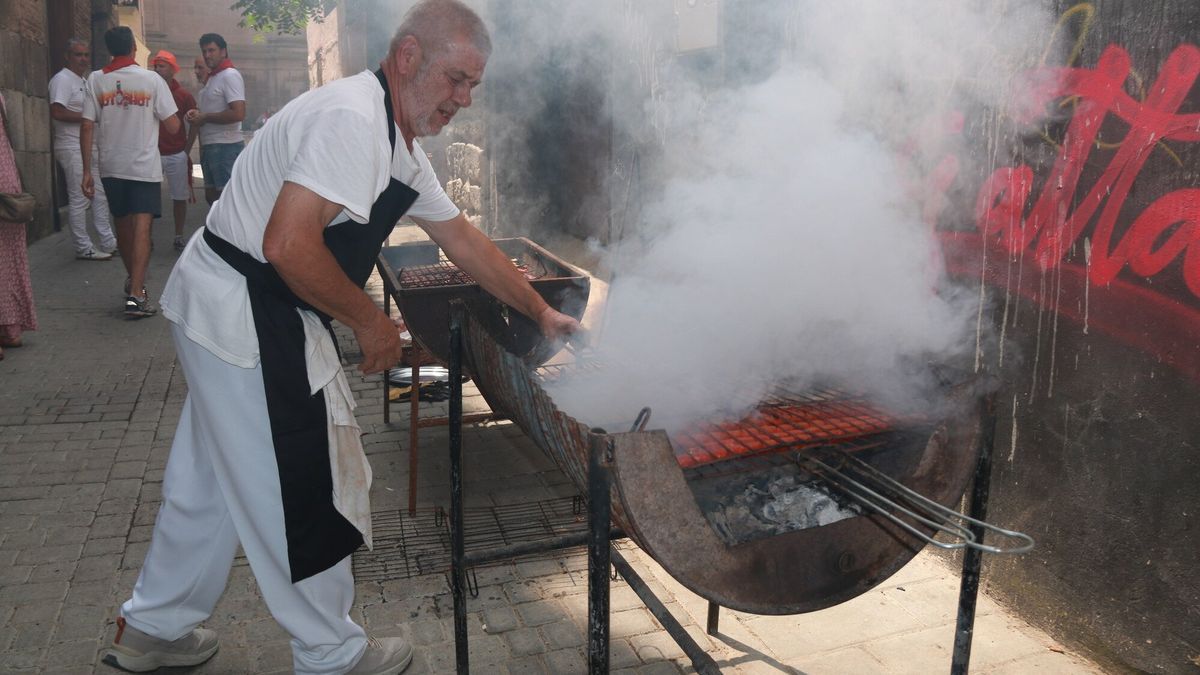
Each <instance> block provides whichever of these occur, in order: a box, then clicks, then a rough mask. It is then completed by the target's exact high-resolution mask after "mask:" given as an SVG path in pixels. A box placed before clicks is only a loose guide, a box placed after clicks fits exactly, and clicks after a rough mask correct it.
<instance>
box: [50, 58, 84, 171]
mask: <svg viewBox="0 0 1200 675" xmlns="http://www.w3.org/2000/svg"><path fill="white" fill-rule="evenodd" d="M86 86H87V83H86V82H85V81H84V79H83V78H82V77H80V76H78V75H76V74H75V72H74V71H72V70H71V69H69V68H63V69H62V70H60V71H58V72H57V73H55V74H54V77H52V78H50V103H51V105H53V104H55V103H57V104H59V105H61V106H62V107H64V108H66V109H67V110H70V111H71V112H83V92H84V89H85V88H86ZM51 121H52V122H54V149H55V150H67V149H70V150H73V151H75V152H79V122H63V121H60V120H55V119H52V120H51ZM94 143H95V141H94V139H93V144H94Z"/></svg>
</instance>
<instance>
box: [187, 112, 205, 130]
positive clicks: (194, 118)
mask: <svg viewBox="0 0 1200 675" xmlns="http://www.w3.org/2000/svg"><path fill="white" fill-rule="evenodd" d="M184 117H186V118H187V121H188V124H191V125H192V126H197V127H202V126H204V123H205V122H207V121H208V120H206V119H205V117H204V113H202V112H200V109H199V108H192V109H191V110H189V111H187V113H186V114H185V115H184Z"/></svg>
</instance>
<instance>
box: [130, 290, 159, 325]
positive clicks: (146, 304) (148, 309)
mask: <svg viewBox="0 0 1200 675" xmlns="http://www.w3.org/2000/svg"><path fill="white" fill-rule="evenodd" d="M157 313H158V309H157V308H155V306H154V305H153V304H151V303H150V296H149V295H146V296H143V297H142V299H141V300H139V299H137V298H135V297H133V296H132V295H131V296H129V297H127V298H125V318H126V319H144V318H146V317H148V316H154V315H155V314H157Z"/></svg>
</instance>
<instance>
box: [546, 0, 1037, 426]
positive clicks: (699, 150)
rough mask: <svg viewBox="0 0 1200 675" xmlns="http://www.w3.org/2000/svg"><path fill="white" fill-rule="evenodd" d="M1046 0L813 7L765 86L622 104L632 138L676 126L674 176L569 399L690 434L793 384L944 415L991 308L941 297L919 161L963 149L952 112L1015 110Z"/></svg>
mask: <svg viewBox="0 0 1200 675" xmlns="http://www.w3.org/2000/svg"><path fill="white" fill-rule="evenodd" d="M677 4H678V3H677ZM766 4H769V5H772V6H774V7H776V8H777V9H778V7H779V6H780V4H781V3H778V2H775V3H766ZM782 4H785V5H792V4H793V3H782ZM1042 4H1043V3H1036V2H1029V3H1020V4H1017V3H998V2H981V3H968V2H959V1H953V2H951V1H945V2H930V1H929V0H909V1H904V2H902V1H886V2H885V1H883V0H877V1H872V2H868V1H866V0H863V1H860V2H838V3H828V2H813V3H807V2H806V3H795V4H794V6H793V7H790V8H787V9H786V11H784V12H783V15H784V16H786V17H787V21H788V28H787V33H788V35H789V38H790V41H791V43H792V44H791V48H790V49H787V50H784V53H783V55H782V57H780V59H779V62H778V67H777V68H776V69H775V70H774V72H773V73H771V74H770V75H769V76H768V77H766V78H765V79H761V78H759V79H758V81H756V82H755V83H753V84H746V85H743V84H739V85H737V86H723V87H712V86H708V85H705V84H704V83H703V82H701V81H689V80H688V79H687V77H686V76H685V75H686V74H687V72H688V71H685V70H682V69H681V70H678V71H674V72H673V73H672V77H673V78H677V79H673V80H671V81H667V82H661V83H656V84H655V87H654V88H655V92H654V96H653V98H652V101H651V102H650V103H648V104H644V107H643V108H642V109H640V110H630V111H621V110H614V123H615V124H617V125H621V124H623V123H624V122H623V120H636V121H637V126H638V128H635V129H633V130H631V131H630V133H631V135H636V134H638V133H643V134H644V127H645V121H644V120H645V119H646V118H649V119H651V120H653V122H652V123H653V124H654V125H656V126H658V127H660V130H661V132H662V136H663V138H664V139H665V142H663V143H662V144H661V147H659V148H658V150H659V151H660V152H661V153H662V155H663V156H662V157H661V158H658V161H657V163H656V166H659V167H667V168H668V169H670V171H671V174H672V175H670V177H669V178H666V179H664V180H663V181H662V183H661V184H662V185H663V188H662V189H661V191H659V192H657V193H656V194H652V195H647V194H643V195H642V197H643V198H644V199H645V200H646V202H645V204H644V206H643V209H642V213H641V219H640V220H641V222H640V224H639V225H640V227H638V229H637V231H636V232H632V233H627V237H626V241H625V242H623V243H621V244H617V245H615V246H613V248H612V250H611V251H609V252H608V253H609V256H610V257H609V258H608V260H607V261H606V262H607V265H608V267H609V268H610V269H611V270H612V272H613V275H614V280H613V284H612V287H611V289H610V294H609V297H608V306H607V310H606V312H605V318H604V321H603V325H602V326H599V327H598V329H599V331H598V332H599V335H598V336H597V342H598V344H597V347H598V348H599V351H600V353H601V354H602V358H603V361H604V363H605V368H604V369H603V371H602V372H601V373H600V374H598V375H592V376H588V377H581V378H575V379H571V380H567V381H564V382H562V383H560V384H557V385H555V386H554V387H553V392H552V393H553V395H554V397H555V400H556V402H558V404H559V405H560V407H562V408H563V409H564V410H565V411H567V412H568V413H570V414H572V415H575V416H577V417H579V418H581V419H583V420H586V421H588V422H592V423H612V422H619V421H621V420H627V419H630V418H632V416H633V415H634V414H635V413H636V411H637V409H638V408H640V407H641V406H643V405H649V406H651V407H652V408H653V409H654V411H655V417H656V419H657V420H658V421H659V423H663V424H668V425H669V426H674V425H677V424H681V423H683V422H685V421H687V420H689V419H695V418H698V417H703V418H706V419H712V418H714V417H720V416H726V415H735V414H738V413H739V412H740V411H744V409H745V406H747V405H750V404H752V403H753V402H755V401H756V400H757V399H758V396H759V395H761V394H762V393H764V392H765V391H766V390H767V389H768V388H769V387H771V386H772V385H773V384H776V383H781V382H782V383H788V384H790V385H793V386H800V387H803V386H808V385H813V384H821V383H827V382H831V383H838V384H844V385H846V386H849V387H851V388H855V389H859V390H862V391H865V392H866V393H868V394H870V395H873V396H875V397H877V398H880V399H882V400H883V401H884V402H885V403H886V404H887V405H890V406H893V407H905V408H909V409H911V408H912V407H913V406H917V405H925V404H928V402H929V399H927V396H929V395H931V393H932V390H931V388H930V387H929V386H928V385H929V377H928V372H927V369H926V368H924V365H925V364H927V363H928V362H930V361H931V360H940V359H945V358H953V357H954V356H955V355H957V354H961V353H963V352H964V351H965V350H970V349H973V348H974V345H975V335H974V331H975V318H976V315H977V311H978V296H977V295H976V294H973V293H966V292H954V291H952V290H949V289H948V288H947V287H945V286H944V285H943V284H941V283H940V282H941V273H942V270H941V266H940V258H939V253H938V245H937V242H936V241H935V238H934V236H933V233H932V230H931V226H930V224H929V223H927V222H925V221H924V220H923V218H922V215H923V214H922V207H923V205H922V203H921V200H920V190H919V189H918V188H917V186H918V185H919V184H920V181H921V177H920V176H919V175H918V174H917V173H916V172H915V171H914V169H927V168H928V166H929V165H930V164H931V162H933V161H936V159H937V158H938V157H939V156H941V155H942V154H943V153H946V152H950V151H957V152H959V153H961V152H962V148H961V147H956V143H957V142H958V141H957V140H956V139H957V136H956V134H955V133H943V132H942V130H940V129H938V128H937V120H943V119H946V118H947V115H948V114H950V115H951V118H953V115H952V113H953V111H956V110H978V109H979V107H980V106H987V107H993V108H1003V107H1004V106H1005V105H1006V104H1007V102H1006V101H1005V99H1004V97H1005V96H1006V95H1007V94H1008V92H1009V91H1011V90H1010V89H1009V87H1008V84H1009V79H1010V78H1011V77H1012V76H1013V75H1014V74H1015V73H1016V72H1017V71H1018V70H1019V68H1020V67H1022V66H1031V65H1035V63H1036V59H1037V58H1038V57H1039V56H1040V55H1041V54H1042V53H1043V52H1044V50H1045V49H1046V47H1045V40H1046V39H1047V38H1048V37H1049V35H1050V32H1051V28H1052V26H1053V18H1054V17H1053V15H1052V14H1050V13H1049V12H1048V11H1045V9H1044V8H1042V7H1041V5H1042ZM765 6H766V5H764V7H765ZM596 25H601V24H593V28H594V27H595V26H596ZM649 32H653V31H649ZM627 34H640V33H639V32H637V31H627ZM612 39H613V40H614V44H621V39H622V38H621V37H620V36H612ZM726 42H727V43H728V40H727V41H726ZM581 48H586V47H584V46H581ZM724 62H725V63H730V62H734V63H736V62H737V60H736V59H732V58H730V55H729V54H726V55H725V59H724ZM681 73H682V74H683V75H681ZM696 75H697V78H698V79H699V78H702V77H703V76H704V74H703V73H697V74H696ZM659 120H665V121H663V122H660V121H659ZM931 121H933V122H932V124H933V129H934V130H933V131H932V132H930V131H929V129H930V128H931ZM913 139H915V141H914V140H913ZM961 159H962V161H964V162H966V161H969V157H962V158H961ZM960 217H962V218H969V215H962V214H960ZM630 235H632V236H630Z"/></svg>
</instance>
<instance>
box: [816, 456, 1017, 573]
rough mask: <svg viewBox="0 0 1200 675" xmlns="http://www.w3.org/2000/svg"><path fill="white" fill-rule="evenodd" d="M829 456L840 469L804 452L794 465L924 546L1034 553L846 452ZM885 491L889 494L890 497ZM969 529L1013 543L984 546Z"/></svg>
mask: <svg viewBox="0 0 1200 675" xmlns="http://www.w3.org/2000/svg"><path fill="white" fill-rule="evenodd" d="M828 452H829V453H830V454H833V455H834V456H835V457H836V459H837V464H839V465H840V467H835V466H833V465H831V464H828V463H826V462H823V461H821V460H820V459H818V458H817V457H814V456H812V455H810V454H807V453H797V454H796V461H797V462H799V463H800V464H801V465H804V466H807V467H808V468H809V470H810V471H811V472H812V473H813V474H814V475H816V476H819V477H821V478H823V479H825V481H826V482H828V483H829V484H830V485H831V486H833V487H835V488H837V489H838V490H839V491H841V492H842V493H844V494H845V495H846V496H848V497H850V498H851V499H853V500H854V501H855V502H856V503H858V504H860V505H862V506H865V507H867V508H869V509H870V510H872V511H874V512H875V513H878V514H879V515H881V516H883V517H884V518H887V519H888V520H890V521H892V522H893V523H895V524H896V525H898V526H900V527H901V528H903V529H904V530H906V531H908V532H909V533H910V534H912V535H913V536H915V537H917V538H918V539H921V540H922V541H924V542H926V543H928V544H932V545H934V546H937V547H938V548H942V549H947V550H957V549H967V548H970V549H975V550H977V551H981V552H983V553H1002V554H1019V553H1028V552H1029V551H1031V550H1033V546H1034V541H1033V537H1030V536H1029V535H1027V534H1025V533H1023V532H1017V531H1015V530H1007V529H1005V528H1002V527H1000V526H998V525H993V524H992V523H988V522H985V521H982V520H979V519H977V518H972V517H971V516H968V515H966V514H964V513H961V512H959V511H955V510H954V509H951V508H947V507H945V506H943V505H941V504H939V503H937V502H935V501H933V500H932V499H930V498H928V497H926V496H925V495H923V494H921V493H919V492H917V491H915V490H913V489H911V488H909V487H907V486H905V485H904V484H902V483H900V482H899V481H897V480H895V479H894V478H892V477H891V476H888V475H887V474H885V473H883V472H882V471H880V470H878V469H876V468H875V467H873V466H871V465H870V464H867V463H866V462H864V461H862V460H861V459H858V458H857V457H854V456H852V455H850V454H849V453H846V452H843V451H840V450H837V449H832V448H831V449H829V450H828ZM842 468H849V469H851V470H853V471H854V472H855V473H856V474H857V476H858V478H857V479H856V478H855V477H852V476H850V475H849V474H848V473H847V472H845V471H843V470H841V469H842ZM885 493H890V494H891V496H890V497H889V496H888V495H887V494H885ZM901 502H906V503H907V504H908V506H905V505H904V504H902V503H901ZM897 512H899V513H902V514H904V515H906V516H908V517H909V518H912V519H913V520H915V521H917V522H919V523H921V524H923V525H925V526H926V527H929V528H931V529H933V530H934V531H935V532H942V533H944V534H947V535H949V536H950V537H951V538H952V539H953V540H952V541H949V542H944V541H939V540H937V539H936V538H934V536H930V535H928V534H926V533H924V532H922V531H921V530H920V529H918V528H917V527H916V526H914V525H913V524H912V523H910V522H908V521H906V520H904V519H903V518H901V517H900V516H898V515H897ZM971 525H974V526H976V527H978V528H981V529H982V530H985V531H987V532H991V533H993V534H996V535H999V536H1001V537H1006V538H1008V539H1014V540H1016V541H1017V542H1018V543H1017V544H1016V545H1014V546H1011V547H1009V548H1001V547H999V546H989V545H987V544H984V543H983V542H982V541H980V540H978V539H977V538H976V536H975V534H974V533H972V532H971V530H970V526H971ZM935 536H936V535H935Z"/></svg>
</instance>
